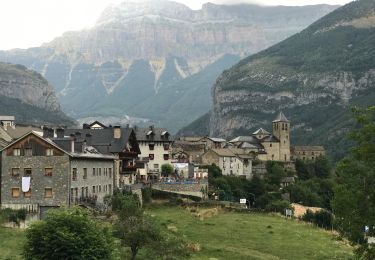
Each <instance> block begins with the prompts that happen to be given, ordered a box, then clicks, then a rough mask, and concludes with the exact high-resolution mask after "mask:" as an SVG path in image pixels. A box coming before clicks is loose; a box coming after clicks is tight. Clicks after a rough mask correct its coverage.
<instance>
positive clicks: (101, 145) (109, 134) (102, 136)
mask: <svg viewBox="0 0 375 260" xmlns="http://www.w3.org/2000/svg"><path fill="white" fill-rule="evenodd" d="M114 129H115V128H105V129H65V132H64V134H65V135H68V136H69V135H71V134H73V135H75V134H76V133H77V132H79V133H80V134H81V138H80V139H78V140H77V141H81V142H82V141H83V140H84V139H85V138H86V135H87V134H90V135H91V143H90V145H92V146H94V147H95V148H96V149H97V150H98V151H99V152H100V153H103V154H108V153H119V152H122V151H123V150H124V149H125V146H126V144H127V143H128V142H129V138H130V136H131V134H132V133H134V131H133V129H132V128H120V130H121V136H120V138H118V139H117V138H114V137H113V131H114Z"/></svg>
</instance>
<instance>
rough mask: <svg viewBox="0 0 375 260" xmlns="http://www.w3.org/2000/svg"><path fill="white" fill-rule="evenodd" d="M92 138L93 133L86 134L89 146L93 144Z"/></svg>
mask: <svg viewBox="0 0 375 260" xmlns="http://www.w3.org/2000/svg"><path fill="white" fill-rule="evenodd" d="M91 138H92V135H91V134H86V144H87V145H88V146H90V145H91V140H92V139H91Z"/></svg>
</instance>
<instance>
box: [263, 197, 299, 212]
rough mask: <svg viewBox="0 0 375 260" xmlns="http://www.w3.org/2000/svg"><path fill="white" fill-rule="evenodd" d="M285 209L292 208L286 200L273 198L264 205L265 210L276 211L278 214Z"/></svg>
mask: <svg viewBox="0 0 375 260" xmlns="http://www.w3.org/2000/svg"><path fill="white" fill-rule="evenodd" d="M285 209H293V208H292V207H291V206H290V204H289V202H288V201H286V200H274V201H271V202H270V203H269V204H268V205H267V206H266V210H267V211H272V212H278V213H280V214H285Z"/></svg>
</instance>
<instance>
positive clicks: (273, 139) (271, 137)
mask: <svg viewBox="0 0 375 260" xmlns="http://www.w3.org/2000/svg"><path fill="white" fill-rule="evenodd" d="M261 141H262V142H273V143H276V142H280V140H279V139H277V137H276V136H274V135H269V136H266V137H264V138H262V139H261Z"/></svg>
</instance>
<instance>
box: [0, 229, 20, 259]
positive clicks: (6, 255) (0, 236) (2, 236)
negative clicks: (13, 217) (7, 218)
mask: <svg viewBox="0 0 375 260" xmlns="http://www.w3.org/2000/svg"><path fill="white" fill-rule="evenodd" d="M24 240H25V233H24V231H20V230H15V229H10V228H3V227H0V259H1V260H5V259H9V260H10V259H11V260H17V259H22V258H21V251H22V246H23V243H24Z"/></svg>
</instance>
